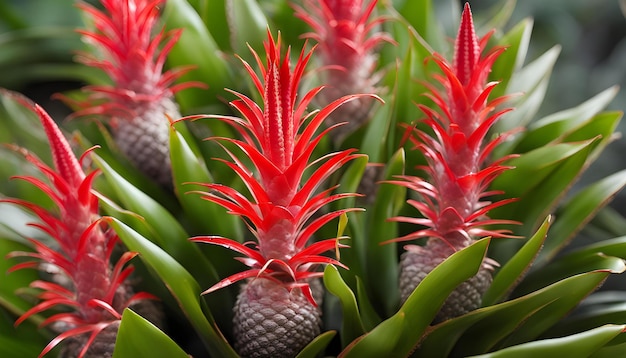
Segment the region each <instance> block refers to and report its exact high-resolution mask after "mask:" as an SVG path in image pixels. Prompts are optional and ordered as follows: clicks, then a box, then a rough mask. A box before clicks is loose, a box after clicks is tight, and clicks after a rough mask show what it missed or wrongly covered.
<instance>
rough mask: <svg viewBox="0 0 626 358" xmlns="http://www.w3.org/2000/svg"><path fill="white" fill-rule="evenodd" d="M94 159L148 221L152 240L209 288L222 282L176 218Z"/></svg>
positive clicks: (128, 205)
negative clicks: (219, 281) (210, 285)
mask: <svg viewBox="0 0 626 358" xmlns="http://www.w3.org/2000/svg"><path fill="white" fill-rule="evenodd" d="M93 158H94V162H95V163H96V164H97V165H98V166H99V167H100V169H101V170H102V172H103V173H104V175H105V177H106V178H107V180H108V181H109V182H110V183H111V186H112V187H113V188H114V190H115V191H116V192H117V194H118V197H119V198H120V200H121V201H122V204H123V205H124V207H125V208H126V209H128V210H130V211H131V212H134V213H136V214H139V215H140V216H141V217H142V218H143V220H145V223H146V225H147V227H148V228H149V229H150V234H151V236H150V239H152V240H154V241H155V242H156V243H157V244H158V245H159V246H161V247H162V248H163V249H164V250H165V251H167V252H168V253H169V254H171V255H172V256H173V257H174V258H175V259H176V260H177V261H179V262H183V263H184V264H185V266H186V268H187V269H188V270H189V271H191V272H192V273H193V275H194V276H195V277H198V278H199V279H200V280H201V283H202V284H204V285H209V284H214V283H215V282H217V281H218V275H217V273H216V270H215V268H214V267H213V265H212V264H211V263H210V262H209V261H208V260H207V259H206V257H204V256H203V255H202V253H201V252H200V250H199V249H198V247H197V246H196V245H195V244H194V243H192V242H190V241H189V240H188V238H189V235H188V234H187V233H186V232H185V230H184V229H183V228H182V226H181V225H180V223H179V222H178V220H176V218H174V217H173V216H172V215H171V214H170V213H169V212H168V211H167V210H166V209H165V208H163V207H162V206H161V205H159V204H158V203H157V202H156V201H154V200H153V199H152V198H151V197H149V196H147V195H146V194H144V193H143V192H141V190H139V189H137V188H136V187H134V186H133V185H131V184H130V183H129V182H127V181H126V180H125V179H124V178H123V177H121V176H120V175H119V174H117V173H116V172H115V171H114V170H113V169H112V168H111V167H110V166H109V165H108V164H107V163H106V162H104V161H103V160H102V159H100V158H99V157H98V156H96V155H94V156H93ZM116 214H117V213H116Z"/></svg>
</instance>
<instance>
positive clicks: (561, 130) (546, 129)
mask: <svg viewBox="0 0 626 358" xmlns="http://www.w3.org/2000/svg"><path fill="white" fill-rule="evenodd" d="M616 94H617V88H616V87H612V88H609V89H607V90H605V91H603V92H601V93H599V94H597V95H596V96H595V97H593V98H591V99H589V100H587V101H586V102H583V103H581V104H580V105H578V106H576V107H574V108H570V109H567V110H564V111H561V112H557V113H554V114H551V115H549V116H546V117H544V118H542V119H540V120H538V121H536V122H534V123H531V124H530V125H529V126H528V132H527V133H526V134H525V135H524V136H523V137H522V140H521V141H520V142H519V143H518V144H517V145H516V147H515V149H514V150H513V152H514V153H525V152H528V151H530V150H533V149H536V148H539V147H542V146H545V145H547V144H548V143H550V142H554V141H559V142H562V141H563V138H565V137H566V136H568V135H570V134H571V133H573V132H575V131H576V130H577V129H579V128H580V127H582V126H584V125H586V124H587V123H588V122H590V121H591V119H592V118H593V117H594V116H595V115H597V114H598V113H600V111H601V110H602V109H604V108H605V107H606V106H607V105H608V104H609V103H610V102H611V101H612V100H613V98H615V96H616ZM586 133H587V134H590V135H591V136H592V137H593V136H595V135H596V133H597V132H595V131H594V132H590V131H586ZM585 139H590V138H589V137H587V138H585ZM574 140H576V139H574ZM578 140H581V139H578ZM570 141H571V140H570Z"/></svg>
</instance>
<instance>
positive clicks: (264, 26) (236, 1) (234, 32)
mask: <svg viewBox="0 0 626 358" xmlns="http://www.w3.org/2000/svg"><path fill="white" fill-rule="evenodd" d="M226 10H227V11H226V15H227V17H228V20H229V21H228V22H229V27H230V31H231V33H230V40H231V47H232V48H233V51H234V52H235V53H237V54H239V55H240V56H241V57H243V58H244V59H247V60H250V61H252V60H254V57H253V56H252V54H251V53H250V50H249V49H248V46H250V47H252V48H253V49H257V50H260V49H261V48H263V41H265V39H266V38H267V30H268V26H269V23H268V20H267V18H266V17H265V14H264V13H263V11H262V9H261V7H260V5H259V3H258V2H257V1H255V0H226ZM278 30H280V29H278Z"/></svg>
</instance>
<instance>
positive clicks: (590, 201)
mask: <svg viewBox="0 0 626 358" xmlns="http://www.w3.org/2000/svg"><path fill="white" fill-rule="evenodd" d="M624 186H626V170H622V171H620V172H618V173H615V174H613V175H610V176H608V177H606V178H604V179H601V180H599V181H597V182H595V183H593V184H591V185H589V186H588V187H586V188H584V189H583V190H581V191H580V192H578V193H576V195H575V196H573V197H572V198H570V199H568V200H567V202H565V203H564V204H563V206H562V207H561V208H560V209H559V210H558V211H557V213H556V217H557V219H556V220H555V223H554V226H553V227H552V229H551V230H550V237H549V239H548V240H546V245H545V247H544V249H543V251H542V252H541V254H540V256H539V258H538V259H537V264H538V265H542V264H545V263H546V261H548V260H550V259H551V258H553V257H554V256H556V255H557V253H558V252H559V251H560V250H561V249H562V248H563V247H564V246H565V245H566V244H567V243H568V242H569V241H570V240H571V239H572V237H573V236H574V234H576V233H577V232H578V231H580V229H581V228H583V227H584V226H585V225H586V224H587V223H588V222H589V221H590V220H591V219H592V218H593V216H594V215H595V213H597V212H598V210H600V209H601V208H602V207H603V206H605V205H606V204H607V203H608V202H609V201H610V200H611V199H612V198H613V197H614V196H615V195H616V194H617V193H618V192H619V191H620V190H622V189H623V188H624Z"/></svg>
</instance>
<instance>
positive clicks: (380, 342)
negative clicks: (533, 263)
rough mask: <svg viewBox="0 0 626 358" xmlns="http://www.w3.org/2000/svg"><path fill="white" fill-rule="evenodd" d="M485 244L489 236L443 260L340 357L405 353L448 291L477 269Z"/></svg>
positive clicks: (391, 355) (413, 344)
mask: <svg viewBox="0 0 626 358" xmlns="http://www.w3.org/2000/svg"><path fill="white" fill-rule="evenodd" d="M488 244H489V240H488V239H483V240H480V241H477V242H476V243H474V244H472V245H471V246H469V247H467V248H465V249H463V250H461V251H458V252H456V253H454V254H453V255H451V256H450V257H449V258H447V259H446V260H444V261H443V262H442V263H441V264H440V265H439V266H437V267H436V268H435V269H434V270H433V271H431V272H430V273H429V274H428V275H427V276H426V277H425V278H424V280H423V281H422V282H421V283H420V284H419V285H418V286H417V288H416V289H415V291H413V293H412V294H411V295H410V296H409V298H408V299H407V301H406V302H405V303H404V305H402V307H401V308H400V310H399V311H398V312H397V313H396V314H394V315H393V316H392V317H391V318H389V319H387V320H385V321H383V322H382V323H381V324H379V325H378V326H377V327H376V328H374V329H373V330H372V331H371V332H369V333H367V334H366V335H364V336H363V337H361V338H360V339H359V340H357V341H355V342H354V344H352V345H350V346H348V347H347V348H346V349H345V350H344V351H343V352H342V354H341V355H340V357H346V358H348V357H366V356H368V357H405V356H407V355H408V354H409V353H410V352H411V351H412V350H413V348H414V347H415V346H416V345H417V343H418V342H419V341H420V340H421V338H422V336H423V334H424V333H425V331H426V329H427V327H428V325H429V324H430V323H431V321H432V320H433V319H434V317H435V315H436V314H437V312H438V310H439V308H440V307H441V305H443V303H444V301H445V300H446V298H447V297H448V295H449V294H450V292H452V291H453V290H454V288H455V287H456V286H457V285H459V284H460V283H462V282H464V281H466V280H467V279H469V278H471V277H472V276H474V275H475V274H476V272H478V269H479V268H480V265H481V264H482V262H483V259H484V257H485V253H486V251H487V246H488Z"/></svg>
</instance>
